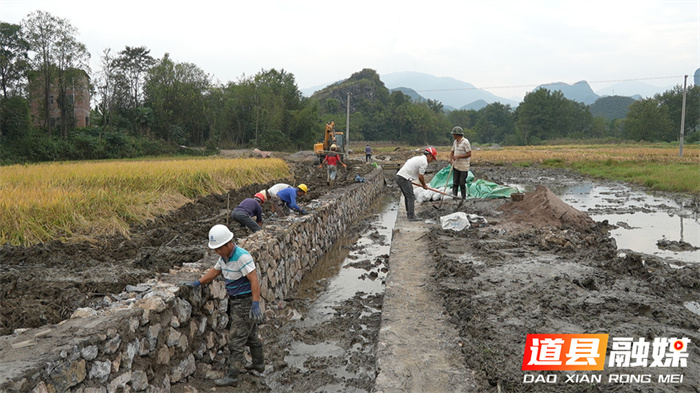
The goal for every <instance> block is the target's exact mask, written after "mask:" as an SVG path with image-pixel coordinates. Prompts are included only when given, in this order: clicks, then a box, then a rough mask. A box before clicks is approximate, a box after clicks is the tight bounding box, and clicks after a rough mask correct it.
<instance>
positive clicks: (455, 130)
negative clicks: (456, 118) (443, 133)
mask: <svg viewBox="0 0 700 393" xmlns="http://www.w3.org/2000/svg"><path fill="white" fill-rule="evenodd" d="M452 135H462V136H464V130H463V129H462V127H460V126H457V127H455V128H453V129H452Z"/></svg>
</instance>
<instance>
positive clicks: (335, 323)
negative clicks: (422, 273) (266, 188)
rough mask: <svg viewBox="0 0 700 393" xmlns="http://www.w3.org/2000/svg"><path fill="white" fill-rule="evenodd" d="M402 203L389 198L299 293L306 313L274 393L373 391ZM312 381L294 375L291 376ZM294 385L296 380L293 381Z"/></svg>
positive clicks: (297, 322) (292, 328) (291, 333)
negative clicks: (394, 236)
mask: <svg viewBox="0 0 700 393" xmlns="http://www.w3.org/2000/svg"><path fill="white" fill-rule="evenodd" d="M397 211H398V202H397V201H396V199H395V198H393V200H392V199H391V198H390V197H385V198H383V199H380V200H378V201H377V202H376V203H375V204H374V205H373V206H370V208H369V209H368V210H367V216H366V217H365V218H361V219H360V224H359V225H358V226H355V227H354V228H353V229H351V230H349V231H348V232H349V233H347V234H346V236H344V237H342V238H340V239H338V240H337V241H336V242H335V243H334V244H333V247H332V248H331V249H330V250H329V251H328V252H326V253H325V255H324V256H323V258H322V259H321V260H320V261H319V262H318V263H317V264H316V266H315V267H314V268H313V270H312V271H310V272H308V273H306V274H305V275H304V278H303V279H302V281H301V283H300V284H299V286H298V288H297V289H296V291H295V295H294V296H295V299H296V300H301V301H304V302H305V304H306V305H307V307H305V308H307V310H302V311H301V312H299V313H297V316H296V317H295V318H293V320H292V321H291V322H290V324H289V326H287V327H286V330H287V331H288V334H286V335H285V336H287V337H286V338H284V339H281V340H287V341H288V342H287V343H286V345H285V347H286V348H287V353H286V354H285V356H284V362H285V363H286V364H287V366H288V367H286V368H285V372H282V373H273V374H271V375H270V376H269V378H268V379H267V383H268V386H269V387H270V388H271V389H272V391H274V392H346V393H368V392H370V391H371V389H372V387H373V386H374V378H375V372H376V370H375V361H374V358H375V353H376V345H375V343H376V334H377V332H378V330H379V323H380V322H381V304H382V297H383V294H384V279H385V277H386V272H387V271H388V266H387V262H388V259H389V252H390V249H391V237H392V230H393V227H394V223H395V222H396V214H397ZM285 373H292V374H302V375H304V376H305V378H302V379H299V378H290V377H289V375H288V374H285ZM292 381H294V382H292Z"/></svg>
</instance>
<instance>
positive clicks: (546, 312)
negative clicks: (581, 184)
mask: <svg viewBox="0 0 700 393" xmlns="http://www.w3.org/2000/svg"><path fill="white" fill-rule="evenodd" d="M475 172H479V174H478V176H480V177H481V178H485V179H492V180H494V181H496V182H498V183H500V184H504V183H511V184H513V183H520V184H523V181H526V182H530V183H531V185H532V186H534V188H535V190H534V191H532V192H528V193H525V198H524V200H523V201H521V202H511V201H510V200H496V201H494V200H468V201H466V202H465V203H463V204H462V205H461V206H459V207H457V204H458V202H457V201H451V204H450V205H447V203H446V204H444V205H443V207H442V209H441V210H437V209H431V208H424V209H423V215H424V216H428V217H432V218H433V219H435V220H437V218H438V217H439V216H441V215H445V214H448V213H452V212H454V211H464V212H467V213H469V214H477V215H479V216H482V217H484V218H486V220H487V221H488V224H487V225H485V226H473V227H472V228H470V229H467V230H464V231H462V232H454V231H450V230H442V229H439V228H438V229H436V230H434V231H432V232H431V235H430V236H431V245H432V249H431V251H432V252H433V254H434V255H436V258H437V266H438V267H437V269H436V271H435V272H434V277H435V280H436V282H438V283H439V291H440V293H441V296H442V297H443V298H444V302H445V306H446V309H447V312H448V313H449V314H450V316H451V320H452V322H453V323H454V324H455V325H456V326H458V328H459V330H460V335H461V336H462V352H463V354H464V357H465V359H466V361H467V364H468V367H470V368H471V369H472V370H474V371H475V372H476V373H477V376H478V378H479V381H480V391H484V392H501V391H505V392H608V391H610V392H613V391H615V392H618V391H619V392H679V391H680V392H696V391H698V389H699V387H700V349H699V346H698V345H699V343H700V314H699V313H698V310H697V309H696V308H695V309H694V308H693V305H696V304H697V302H698V299H700V263H683V262H675V263H674V262H673V261H668V260H667V259H660V258H657V257H655V256H652V255H647V254H639V253H635V252H634V251H631V250H624V251H618V250H617V247H616V244H615V241H614V240H613V239H612V238H611V237H610V236H609V233H608V231H609V229H610V228H611V226H610V224H608V223H603V222H594V221H593V220H591V219H590V218H588V216H587V215H586V214H581V213H580V212H578V211H577V210H575V209H573V208H571V207H570V206H568V205H566V204H564V203H563V202H562V201H561V200H560V199H558V198H557V197H556V196H554V195H553V194H552V193H551V191H549V190H548V189H546V188H544V187H541V186H542V185H543V184H542V183H543V182H541V181H539V180H538V179H547V182H546V184H547V185H552V184H555V185H557V186H561V185H563V184H565V183H572V184H575V182H577V181H582V180H584V179H583V178H581V177H580V176H578V175H575V174H572V173H567V172H566V171H563V172H562V171H559V170H544V169H533V168H530V169H517V168H503V167H490V168H485V167H484V168H475ZM528 179H530V180H528ZM538 185H539V186H540V187H537V186H538ZM675 197H676V198H685V197H683V196H675ZM687 202H688V204H686V206H687V205H692V203H693V202H692V198H691V200H690V201H687ZM623 208H624V207H623ZM661 209H662V210H663V208H661ZM695 211H696V213H697V205H695ZM699 262H700V261H699ZM557 333H572V334H579V333H585V334H609V339H610V340H612V339H613V338H614V337H632V338H633V339H634V340H635V341H636V340H639V339H640V338H643V339H644V340H645V341H646V342H648V343H651V342H653V341H654V339H655V338H660V337H666V338H672V337H676V338H679V339H680V338H689V339H690V340H691V343H690V344H689V345H688V346H687V348H686V349H687V353H688V357H687V367H653V368H652V367H610V366H609V364H608V362H609V358H606V365H605V370H604V371H578V372H576V374H577V375H579V376H580V375H586V376H588V378H589V379H588V380H586V379H583V381H584V382H582V383H572V382H570V383H565V381H566V380H567V375H569V376H570V375H573V374H572V372H568V373H567V372H564V371H537V372H535V371H527V372H526V371H522V370H521V367H522V365H523V360H524V359H523V354H524V346H525V338H526V335H527V334H557ZM650 351H651V350H650ZM608 355H609V354H608ZM651 362H652V354H651V352H649V355H648V364H651ZM526 374H528V375H529V376H535V377H536V376H538V375H542V376H546V375H555V377H556V378H557V383H534V382H533V383H524V380H525V378H526V377H525V375H526ZM611 374H616V375H621V374H626V375H630V374H633V375H648V376H649V377H648V379H649V381H650V382H648V383H636V384H635V383H608V382H609V381H610V378H611ZM668 374H680V375H683V381H682V382H680V383H679V382H677V383H659V382H658V376H660V375H668ZM592 375H599V376H601V381H602V382H601V383H590V377H591V376H592ZM579 376H576V377H575V378H580V377H579ZM584 378H585V377H584ZM612 378H616V377H615V375H613V376H612ZM645 378H646V377H645ZM613 381H615V379H613Z"/></svg>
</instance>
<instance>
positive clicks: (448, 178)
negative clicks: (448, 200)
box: [437, 165, 455, 209]
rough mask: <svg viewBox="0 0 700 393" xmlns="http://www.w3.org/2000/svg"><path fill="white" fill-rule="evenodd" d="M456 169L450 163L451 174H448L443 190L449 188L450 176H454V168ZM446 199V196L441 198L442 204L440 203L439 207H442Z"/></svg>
mask: <svg viewBox="0 0 700 393" xmlns="http://www.w3.org/2000/svg"><path fill="white" fill-rule="evenodd" d="M453 169H455V167H454V165H450V174H449V175H447V179H446V180H445V186H444V187H442V189H443V190H447V185H448V184H450V178H451V177H452V170H453ZM444 200H445V198H441V199H440V204H439V205H438V207H437V208H438V209H440V208H441V207H442V202H443V201H444Z"/></svg>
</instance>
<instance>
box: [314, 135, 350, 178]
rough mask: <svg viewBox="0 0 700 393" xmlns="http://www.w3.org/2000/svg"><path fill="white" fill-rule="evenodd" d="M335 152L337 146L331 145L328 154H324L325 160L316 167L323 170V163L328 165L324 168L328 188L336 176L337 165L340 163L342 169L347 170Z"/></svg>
mask: <svg viewBox="0 0 700 393" xmlns="http://www.w3.org/2000/svg"><path fill="white" fill-rule="evenodd" d="M336 150H338V146H336V145H331V151H330V153H328V154H326V158H324V159H323V162H321V165H319V166H318V167H319V168H323V164H324V163H326V164H328V166H327V167H326V171H327V172H328V177H327V178H326V182H327V183H328V185H329V186H332V185H333V182H334V181H335V178H336V176H337V174H338V163H340V165H342V166H343V168H346V169H347V167H348V166H347V165H345V164H344V163H343V161H342V160H341V159H340V155H339V154H338V153H337V152H336Z"/></svg>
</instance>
